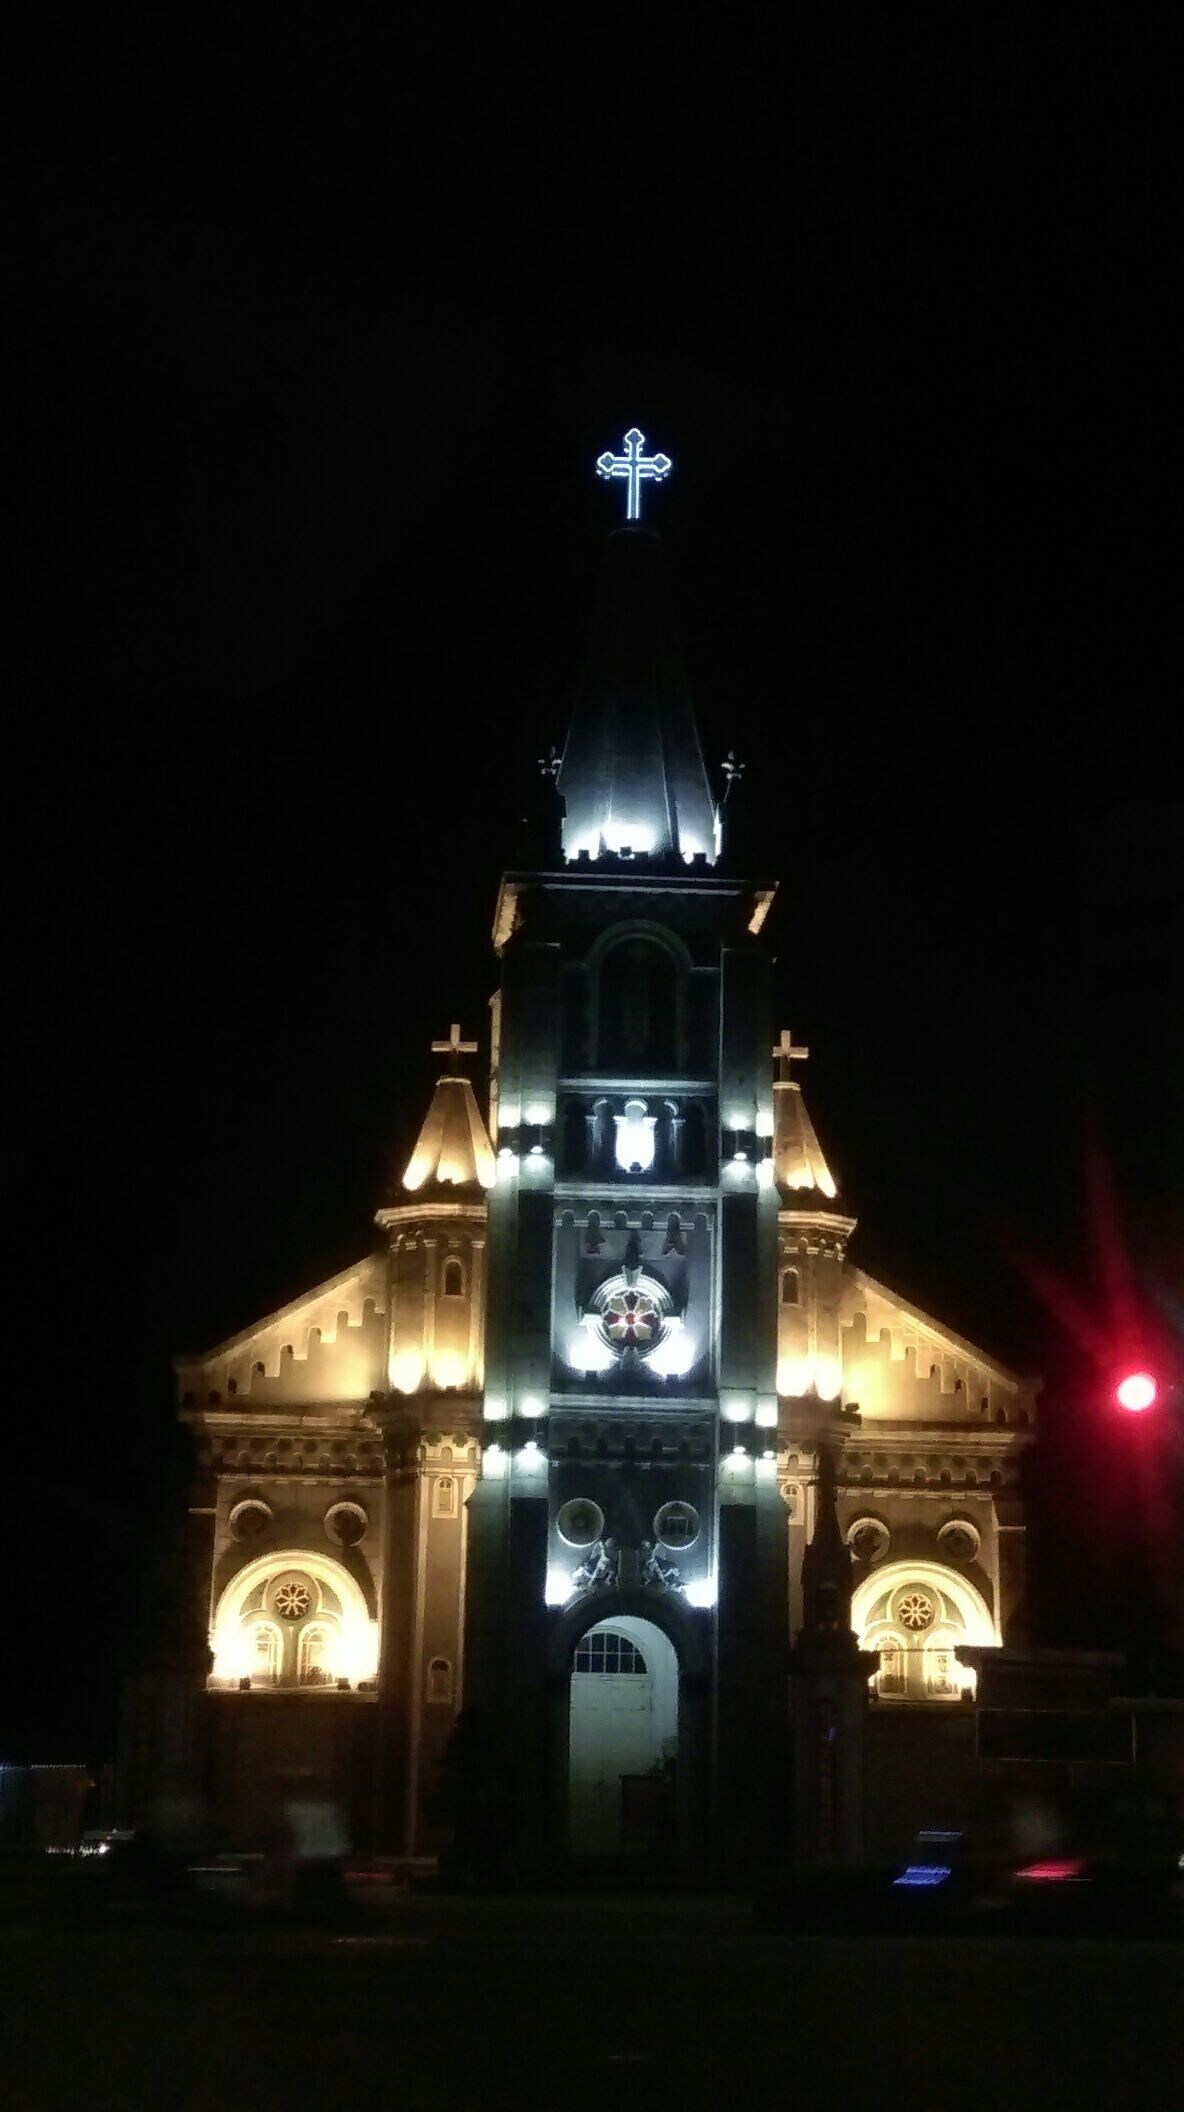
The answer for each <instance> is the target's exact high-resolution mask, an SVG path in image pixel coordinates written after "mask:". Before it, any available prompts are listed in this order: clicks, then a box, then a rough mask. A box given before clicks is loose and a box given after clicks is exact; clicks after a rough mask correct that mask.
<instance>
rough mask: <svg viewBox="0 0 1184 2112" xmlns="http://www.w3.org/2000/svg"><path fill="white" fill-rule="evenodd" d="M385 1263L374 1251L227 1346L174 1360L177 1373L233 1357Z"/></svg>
mask: <svg viewBox="0 0 1184 2112" xmlns="http://www.w3.org/2000/svg"><path fill="white" fill-rule="evenodd" d="M385 1260H386V1250H385V1248H383V1247H371V1248H370V1250H369V1252H368V1253H366V1254H364V1255H363V1256H362V1258H361V1260H360V1261H355V1262H353V1263H352V1264H351V1265H350V1267H349V1268H347V1269H338V1271H337V1274H336V1275H335V1276H326V1278H325V1280H324V1282H323V1283H316V1284H314V1285H313V1286H312V1289H311V1290H308V1291H301V1293H300V1295H299V1296H298V1297H296V1298H290V1299H289V1300H288V1303H287V1304H286V1305H279V1306H277V1307H276V1309H275V1311H274V1312H273V1313H265V1314H264V1316H263V1318H262V1319H261V1320H252V1321H251V1322H250V1323H249V1324H248V1325H247V1326H246V1327H241V1328H240V1329H239V1330H238V1333H237V1334H234V1335H228V1336H227V1337H226V1340H225V1341H224V1342H215V1343H214V1344H213V1345H212V1347H211V1348H209V1349H196V1350H191V1351H189V1352H188V1353H187V1354H182V1355H180V1356H176V1357H174V1358H173V1360H172V1364H173V1370H174V1371H175V1372H177V1373H178V1374H180V1372H181V1371H183V1370H184V1371H188V1370H190V1369H191V1368H192V1367H193V1365H195V1364H208V1363H209V1362H210V1361H211V1359H212V1358H214V1357H224V1356H229V1355H230V1354H231V1353H232V1352H233V1351H234V1350H236V1349H244V1348H245V1347H246V1345H247V1343H248V1342H250V1341H252V1340H253V1339H254V1337H255V1336H256V1335H258V1334H260V1333H261V1332H262V1330H263V1329H264V1328H265V1327H272V1326H274V1325H275V1323H276V1322H277V1321H280V1320H286V1319H288V1318H289V1316H290V1315H291V1314H294V1313H298V1312H299V1311H300V1308H301V1306H303V1305H309V1304H311V1302H312V1300H313V1299H314V1298H324V1297H326V1296H327V1295H328V1293H329V1292H330V1291H331V1290H332V1289H333V1286H334V1284H338V1283H348V1281H349V1279H350V1277H351V1276H356V1275H358V1274H359V1272H360V1271H361V1270H362V1269H365V1268H368V1267H369V1266H370V1264H371V1263H372V1262H376V1261H377V1262H383V1261H385Z"/></svg>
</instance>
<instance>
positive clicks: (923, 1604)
mask: <svg viewBox="0 0 1184 2112" xmlns="http://www.w3.org/2000/svg"><path fill="white" fill-rule="evenodd" d="M896 1610H897V1613H898V1615H899V1617H900V1619H901V1620H902V1621H903V1622H904V1625H905V1627H906V1628H911V1629H912V1631H913V1633H914V1634H917V1633H918V1631H919V1630H920V1629H922V1628H929V1627H931V1626H932V1624H933V1607H932V1604H931V1603H930V1601H929V1600H928V1599H927V1598H926V1596H925V1594H924V1592H923V1591H906V1592H905V1593H904V1595H903V1597H902V1598H901V1600H900V1602H899V1605H898V1606H897V1609H896Z"/></svg>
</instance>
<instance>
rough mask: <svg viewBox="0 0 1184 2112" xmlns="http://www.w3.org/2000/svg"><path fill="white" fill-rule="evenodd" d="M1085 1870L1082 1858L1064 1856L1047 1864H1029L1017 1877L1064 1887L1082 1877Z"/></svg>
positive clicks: (1017, 1872) (1017, 1873)
mask: <svg viewBox="0 0 1184 2112" xmlns="http://www.w3.org/2000/svg"><path fill="white" fill-rule="evenodd" d="M1084 1869H1085V1864H1084V1862H1083V1861H1082V1860H1081V1858H1080V1856H1064V1857H1057V1858H1055V1859H1053V1860H1051V1861H1049V1862H1045V1863H1027V1864H1025V1866H1024V1868H1023V1869H1022V1870H1017V1871H1016V1876H1017V1877H1034V1878H1038V1879H1043V1880H1044V1881H1045V1882H1046V1883H1048V1884H1053V1885H1058V1884H1061V1885H1063V1884H1066V1883H1069V1882H1070V1881H1071V1880H1072V1879H1073V1878H1075V1877H1080V1876H1081V1873H1082V1871H1083V1870H1084Z"/></svg>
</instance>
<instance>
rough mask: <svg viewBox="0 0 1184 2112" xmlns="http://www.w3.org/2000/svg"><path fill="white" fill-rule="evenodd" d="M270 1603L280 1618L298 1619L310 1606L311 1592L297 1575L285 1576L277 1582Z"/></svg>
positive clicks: (300, 1618) (301, 1617)
mask: <svg viewBox="0 0 1184 2112" xmlns="http://www.w3.org/2000/svg"><path fill="white" fill-rule="evenodd" d="M272 1605H273V1606H274V1607H275V1610H276V1612H277V1613H278V1614H279V1616H280V1618H281V1619H282V1620H285V1621H299V1620H302V1619H303V1617H304V1615H305V1614H306V1613H307V1612H308V1611H309V1609H310V1607H311V1606H312V1593H311V1591H310V1590H309V1588H308V1586H307V1584H302V1583H301V1581H300V1579H299V1577H286V1578H285V1579H284V1582H283V1583H282V1584H277V1586H276V1588H275V1593H274V1596H273V1598H272Z"/></svg>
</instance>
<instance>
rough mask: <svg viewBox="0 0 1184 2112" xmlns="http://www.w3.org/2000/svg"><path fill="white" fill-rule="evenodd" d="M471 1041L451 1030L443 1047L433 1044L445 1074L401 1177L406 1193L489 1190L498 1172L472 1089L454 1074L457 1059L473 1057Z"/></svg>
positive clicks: (441, 1042) (465, 1079) (458, 1032)
mask: <svg viewBox="0 0 1184 2112" xmlns="http://www.w3.org/2000/svg"><path fill="white" fill-rule="evenodd" d="M476 1048H477V1044H476V1042H475V1041H462V1040H461V1037H460V1028H459V1026H456V1025H454V1026H453V1028H452V1031H451V1033H450V1035H449V1037H448V1040H447V1041H434V1042H433V1043H432V1053H433V1055H437V1056H442V1055H446V1056H447V1057H448V1059H449V1069H448V1070H447V1071H446V1072H445V1073H444V1075H443V1077H441V1078H438V1079H437V1081H436V1090H435V1092H434V1093H433V1094H432V1101H431V1106H430V1107H429V1108H428V1111H427V1115H426V1116H425V1118H424V1124H423V1128H422V1129H421V1130H420V1132H419V1138H418V1141H417V1143H416V1146H415V1150H414V1151H413V1152H412V1154H411V1157H410V1159H409V1160H408V1163H407V1170H406V1172H405V1173H404V1175H403V1186H404V1188H407V1189H410V1190H411V1192H412V1193H415V1192H416V1191H417V1190H418V1189H420V1188H423V1187H424V1186H425V1185H426V1186H435V1185H438V1186H441V1187H447V1188H492V1186H493V1181H494V1173H495V1170H496V1167H495V1160H494V1153H493V1146H492V1144H491V1143H490V1141H489V1132H488V1130H487V1129H486V1127H485V1124H484V1122H483V1121H482V1120H481V1114H480V1110H479V1109H478V1106H477V1102H476V1098H475V1096H474V1093H473V1088H472V1086H471V1085H470V1084H469V1081H468V1079H467V1078H462V1077H461V1076H460V1074H459V1071H458V1069H457V1065H458V1062H459V1059H460V1057H461V1056H471V1055H473V1054H475V1053H476Z"/></svg>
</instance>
